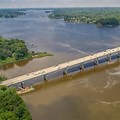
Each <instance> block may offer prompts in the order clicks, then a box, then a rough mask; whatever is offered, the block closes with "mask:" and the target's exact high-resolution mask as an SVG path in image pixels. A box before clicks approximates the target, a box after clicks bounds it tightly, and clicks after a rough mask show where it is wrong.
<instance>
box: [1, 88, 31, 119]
mask: <svg viewBox="0 0 120 120" xmlns="http://www.w3.org/2000/svg"><path fill="white" fill-rule="evenodd" d="M0 120H31V116H30V113H29V112H28V111H27V108H26V105H25V104H24V102H23V100H22V99H21V98H20V97H19V96H18V95H17V94H16V91H15V89H13V88H7V87H5V86H0Z"/></svg>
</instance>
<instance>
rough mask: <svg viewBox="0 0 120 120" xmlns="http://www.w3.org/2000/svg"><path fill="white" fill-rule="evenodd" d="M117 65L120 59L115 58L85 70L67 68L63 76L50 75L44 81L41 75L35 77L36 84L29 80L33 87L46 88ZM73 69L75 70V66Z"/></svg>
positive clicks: (37, 88) (119, 63)
mask: <svg viewBox="0 0 120 120" xmlns="http://www.w3.org/2000/svg"><path fill="white" fill-rule="evenodd" d="M119 65H120V60H119V59H117V60H115V61H112V62H106V63H104V64H101V65H99V66H97V65H96V66H93V67H90V68H88V69H85V70H80V69H79V70H77V71H74V72H73V70H72V72H71V71H70V72H69V70H68V72H69V74H67V75H64V76H63V75H60V76H57V75H55V76H57V77H55V76H54V78H53V76H52V78H51V79H48V80H46V81H44V80H43V78H42V77H43V76H41V77H39V78H37V79H36V81H37V82H36V84H35V81H34V80H31V81H34V85H33V86H34V87H35V89H36V90H39V89H45V88H48V87H50V86H51V87H52V86H55V85H57V84H62V83H64V82H70V81H74V80H76V79H79V78H80V79H82V78H84V77H87V76H89V75H92V74H97V73H100V72H102V71H104V70H107V69H111V68H115V67H117V66H119ZM77 67H78V66H77ZM74 70H76V68H75V69H74ZM32 84H33V83H32ZM27 94H29V93H27Z"/></svg>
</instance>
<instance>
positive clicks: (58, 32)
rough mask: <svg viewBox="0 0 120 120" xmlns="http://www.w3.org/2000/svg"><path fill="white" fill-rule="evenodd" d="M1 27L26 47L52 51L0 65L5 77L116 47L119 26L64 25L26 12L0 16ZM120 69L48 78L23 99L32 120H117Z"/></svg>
mask: <svg viewBox="0 0 120 120" xmlns="http://www.w3.org/2000/svg"><path fill="white" fill-rule="evenodd" d="M0 28H1V29H0V35H2V36H4V37H6V38H19V39H23V40H25V41H26V44H27V47H28V48H29V49H30V50H34V51H47V52H50V53H53V54H54V56H51V57H45V58H40V59H34V60H31V61H24V62H20V63H17V64H9V65H6V66H4V67H2V68H0V73H1V74H5V75H6V76H7V77H8V78H12V77H16V76H19V75H23V74H25V73H27V72H32V71H35V70H39V69H41V68H45V67H48V66H52V65H56V64H59V63H62V62H65V61H68V60H73V59H76V58H80V57H82V56H85V55H87V54H91V53H96V52H99V51H103V50H106V49H108V48H113V47H117V46H120V26H118V27H116V28H98V27H96V26H95V25H92V24H78V23H65V22H64V21H63V20H56V19H49V18H48V14H46V13H45V11H44V10H27V11H26V15H25V16H21V17H18V18H14V19H0ZM119 71H120V67H119V64H116V65H113V66H112V67H110V68H109V67H105V68H104V69H102V68H100V69H99V71H96V70H93V72H90V73H86V74H84V75H82V77H81V74H79V73H78V74H77V75H75V76H74V75H73V76H71V77H68V78H63V79H60V80H56V81H55V82H52V84H50V83H51V82H47V83H45V84H43V85H42V87H41V86H40V87H37V90H36V91H35V92H32V93H30V94H26V95H23V96H22V97H23V99H24V101H25V102H26V104H27V105H28V107H29V109H30V112H31V114H32V116H33V120H41V119H42V120H54V119H55V120H61V119H62V120H78V119H80V120H96V119H97V120H119V119H120V115H119V113H120V106H119V104H120V102H119V101H120V97H119V92H118V91H119V89H120V84H119V80H120V79H119V75H120V74H119ZM57 81H58V82H57Z"/></svg>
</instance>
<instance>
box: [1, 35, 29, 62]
mask: <svg viewBox="0 0 120 120" xmlns="http://www.w3.org/2000/svg"><path fill="white" fill-rule="evenodd" d="M28 54H29V53H28V49H27V47H26V45H25V42H24V41H23V40H19V39H10V40H9V39H5V38H3V37H0V61H2V60H7V59H9V58H13V59H15V60H19V59H22V58H24V57H25V56H27V55H28Z"/></svg>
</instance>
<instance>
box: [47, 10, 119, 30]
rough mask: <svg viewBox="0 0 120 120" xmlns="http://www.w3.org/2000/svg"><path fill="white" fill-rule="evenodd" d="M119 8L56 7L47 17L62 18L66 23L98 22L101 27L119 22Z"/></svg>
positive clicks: (116, 24)
mask: <svg viewBox="0 0 120 120" xmlns="http://www.w3.org/2000/svg"><path fill="white" fill-rule="evenodd" d="M119 10H120V9H119V8H58V9H54V11H53V12H52V13H51V14H50V15H49V18H53V19H64V21H65V22H66V23H87V24H96V25H97V26H98V24H100V25H101V26H103V27H110V28H112V27H116V26H118V25H119V24H120V12H119Z"/></svg>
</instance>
